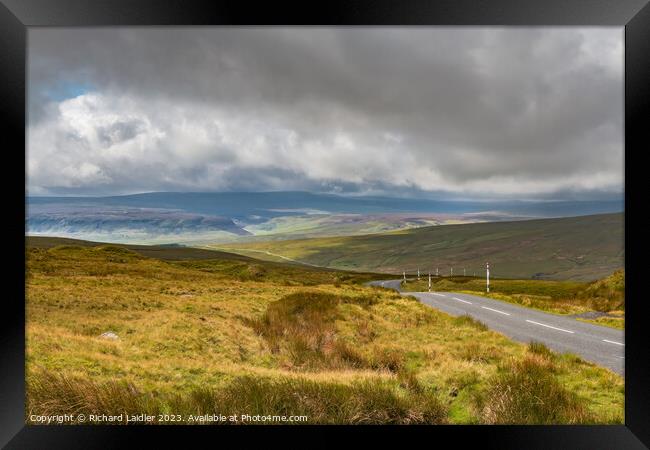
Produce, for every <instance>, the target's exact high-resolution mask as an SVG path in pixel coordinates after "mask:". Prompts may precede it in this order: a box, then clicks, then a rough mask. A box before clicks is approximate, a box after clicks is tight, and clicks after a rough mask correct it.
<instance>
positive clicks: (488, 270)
mask: <svg viewBox="0 0 650 450" xmlns="http://www.w3.org/2000/svg"><path fill="white" fill-rule="evenodd" d="M485 281H486V287H487V292H488V293H489V292H490V263H485Z"/></svg>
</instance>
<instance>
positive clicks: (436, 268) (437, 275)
mask: <svg viewBox="0 0 650 450" xmlns="http://www.w3.org/2000/svg"><path fill="white" fill-rule="evenodd" d="M436 276H438V268H437V267H436Z"/></svg>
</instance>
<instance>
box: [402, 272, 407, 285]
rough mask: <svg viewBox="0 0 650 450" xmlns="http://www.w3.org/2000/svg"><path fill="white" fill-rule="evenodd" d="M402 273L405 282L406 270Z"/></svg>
mask: <svg viewBox="0 0 650 450" xmlns="http://www.w3.org/2000/svg"><path fill="white" fill-rule="evenodd" d="M402 275H404V282H406V270H405V271H403V272H402Z"/></svg>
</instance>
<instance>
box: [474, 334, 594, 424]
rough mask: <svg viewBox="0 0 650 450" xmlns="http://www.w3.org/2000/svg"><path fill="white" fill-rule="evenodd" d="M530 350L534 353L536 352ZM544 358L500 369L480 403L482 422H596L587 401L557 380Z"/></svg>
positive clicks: (518, 362) (522, 361)
mask: <svg viewBox="0 0 650 450" xmlns="http://www.w3.org/2000/svg"><path fill="white" fill-rule="evenodd" d="M532 348H535V349H536V350H534V352H538V351H539V349H540V347H538V346H534V347H532ZM529 349H530V348H529ZM545 356H546V355H544V357H539V354H538V353H533V354H532V355H530V356H527V357H525V358H524V359H522V360H520V361H515V362H512V363H510V364H508V365H505V366H504V367H502V368H501V371H500V372H499V374H498V375H496V376H495V377H494V378H493V379H492V380H491V381H490V384H489V388H488V390H487V393H486V394H485V397H484V398H482V399H481V400H480V403H481V405H482V407H481V419H482V422H483V423H486V424H547V425H551V424H584V423H594V422H595V421H596V419H595V417H594V416H593V415H592V414H591V413H590V412H589V410H588V408H587V402H586V401H585V400H584V399H581V398H579V397H578V396H577V395H576V394H575V393H573V392H571V391H569V390H568V389H566V388H565V387H564V386H562V384H561V383H560V382H559V381H558V379H557V378H556V377H555V375H554V369H555V367H554V365H553V364H551V363H549V361H548V359H546V357H545Z"/></svg>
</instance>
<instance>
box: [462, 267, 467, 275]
mask: <svg viewBox="0 0 650 450" xmlns="http://www.w3.org/2000/svg"><path fill="white" fill-rule="evenodd" d="M465 275H467V272H465V268H464V267H463V276H465Z"/></svg>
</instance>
